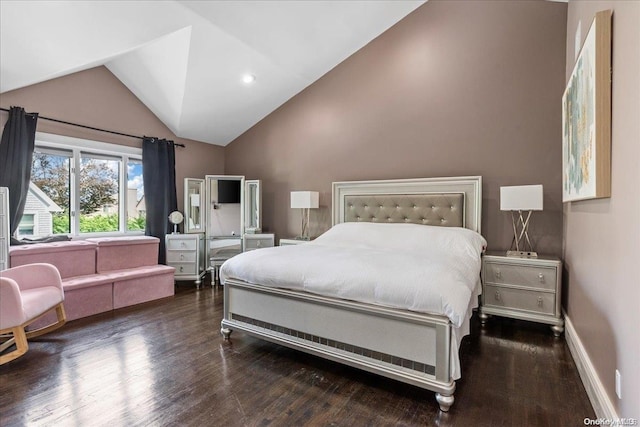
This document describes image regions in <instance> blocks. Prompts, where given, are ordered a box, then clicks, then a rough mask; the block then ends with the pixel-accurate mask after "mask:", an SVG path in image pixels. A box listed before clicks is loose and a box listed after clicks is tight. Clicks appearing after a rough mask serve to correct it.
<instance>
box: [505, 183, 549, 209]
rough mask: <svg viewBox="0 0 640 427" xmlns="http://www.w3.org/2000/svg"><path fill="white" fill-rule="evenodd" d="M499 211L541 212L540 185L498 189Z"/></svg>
mask: <svg viewBox="0 0 640 427" xmlns="http://www.w3.org/2000/svg"><path fill="white" fill-rule="evenodd" d="M500 210H502V211H541V210H542V185H517V186H512V187H500Z"/></svg>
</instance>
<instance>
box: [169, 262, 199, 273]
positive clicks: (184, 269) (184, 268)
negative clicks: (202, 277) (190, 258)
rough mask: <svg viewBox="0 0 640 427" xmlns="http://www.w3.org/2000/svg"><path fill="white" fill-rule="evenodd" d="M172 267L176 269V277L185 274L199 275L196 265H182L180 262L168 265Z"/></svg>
mask: <svg viewBox="0 0 640 427" xmlns="http://www.w3.org/2000/svg"><path fill="white" fill-rule="evenodd" d="M168 265H169V266H171V267H174V268H175V269H176V276H180V275H183V274H188V275H191V274H196V273H198V272H197V270H196V264H195V263H191V264H189V263H180V262H172V263H169V264H168Z"/></svg>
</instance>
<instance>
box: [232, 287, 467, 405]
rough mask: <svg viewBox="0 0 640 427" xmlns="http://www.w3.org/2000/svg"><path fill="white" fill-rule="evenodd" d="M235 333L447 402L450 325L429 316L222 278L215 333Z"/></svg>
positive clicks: (450, 382) (450, 399) (450, 397)
mask: <svg viewBox="0 0 640 427" xmlns="http://www.w3.org/2000/svg"><path fill="white" fill-rule="evenodd" d="M236 329H237V330H240V331H243V332H246V333H248V334H250V335H253V336H256V337H259V338H262V339H265V340H267V341H271V342H275V343H278V344H282V345H285V346H288V347H291V348H294V349H298V350H302V351H305V352H307V353H310V354H314V355H316V356H320V357H323V358H325V359H329V360H333V361H336V362H339V363H343V364H346V365H349V366H353V367H356V368H360V369H363V370H366V371H369V372H373V373H376V374H379V375H383V376H385V377H388V378H392V379H395V380H399V381H402V382H405V383H408V384H412V385H415V386H418V387H422V388H425V389H428V390H432V391H434V392H436V400H437V401H438V404H439V405H440V409H441V410H442V411H448V410H449V407H451V405H452V404H453V401H454V398H453V393H454V391H455V382H454V381H453V380H452V378H451V372H450V360H451V358H450V352H451V324H450V322H449V320H448V319H447V318H446V317H444V316H436V315H428V314H420V313H413V312H408V311H405V310H396V309H390V308H385V307H379V306H374V305H370V304H363V303H358V302H353V301H345V300H338V299H334V298H327V297H322V296H318V295H313V294H308V293H304V292H296V291H290V290H285V289H278V288H268V287H263V286H256V285H251V284H248V283H246V282H242V281H239V280H234V279H228V280H227V281H226V283H225V287H224V318H223V320H222V322H221V332H222V334H223V335H224V337H225V339H228V338H229V336H230V334H231V332H232V331H233V330H236Z"/></svg>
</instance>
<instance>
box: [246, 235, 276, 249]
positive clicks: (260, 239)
mask: <svg viewBox="0 0 640 427" xmlns="http://www.w3.org/2000/svg"><path fill="white" fill-rule="evenodd" d="M274 244H275V235H274V234H272V233H260V234H245V235H244V242H243V251H244V252H246V251H252V250H254V249H261V248H272V247H273V246H274Z"/></svg>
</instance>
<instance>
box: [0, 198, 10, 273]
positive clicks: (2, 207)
mask: <svg viewBox="0 0 640 427" xmlns="http://www.w3.org/2000/svg"><path fill="white" fill-rule="evenodd" d="M7 268H9V189H8V188H7V187H0V270H5V269H7Z"/></svg>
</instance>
